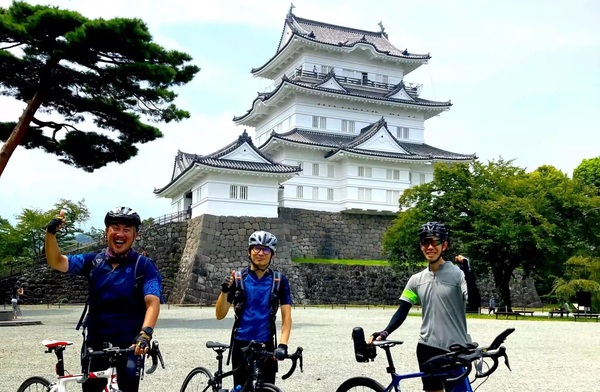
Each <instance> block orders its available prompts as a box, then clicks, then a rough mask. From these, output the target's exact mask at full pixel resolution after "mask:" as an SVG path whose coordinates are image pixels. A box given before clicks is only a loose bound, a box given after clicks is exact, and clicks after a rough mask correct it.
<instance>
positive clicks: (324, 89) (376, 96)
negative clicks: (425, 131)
mask: <svg viewBox="0 0 600 392" xmlns="http://www.w3.org/2000/svg"><path fill="white" fill-rule="evenodd" d="M332 78H336V77H335V73H334V71H331V72H330V73H329V74H328V75H327V77H326V78H325V80H318V81H317V82H306V81H301V80H292V79H290V78H288V77H287V76H285V75H284V76H283V77H282V80H281V83H279V85H278V86H277V87H276V88H275V89H274V90H273V91H271V92H266V93H258V96H257V97H256V98H255V99H254V101H253V102H252V108H250V109H249V110H248V111H247V112H246V114H243V115H241V116H234V117H233V121H235V122H237V123H242V121H244V124H248V125H254V122H253V121H252V117H253V113H257V114H264V113H258V112H260V110H257V109H258V108H259V107H261V106H263V107H267V106H269V105H270V104H271V102H278V97H284V96H285V94H286V91H290V90H291V91H302V92H305V93H307V94H318V95H326V96H330V97H333V98H346V99H348V100H362V101H364V100H365V99H366V100H369V101H371V102H374V103H380V104H387V105H392V106H399V107H406V108H412V109H418V110H424V111H425V112H426V114H425V118H426V119H427V118H430V117H433V116H435V115H437V114H439V113H440V112H442V111H444V110H447V109H449V108H450V107H451V106H452V103H451V102H450V101H431V100H428V99H423V98H419V97H418V96H417V94H416V93H415V92H414V91H413V90H412V89H407V88H406V86H405V85H404V82H402V81H401V82H400V83H398V84H397V85H396V86H395V87H394V89H392V90H391V91H387V90H381V91H368V90H362V89H358V88H353V87H352V86H350V85H344V86H342V85H341V84H339V83H335V85H334V84H333V83H328V82H330V81H331V79H332ZM338 80H339V79H337V78H336V79H335V81H336V82H337V81H338ZM246 121H248V122H246Z"/></svg>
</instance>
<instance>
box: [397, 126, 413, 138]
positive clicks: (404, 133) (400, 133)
mask: <svg viewBox="0 0 600 392" xmlns="http://www.w3.org/2000/svg"><path fill="white" fill-rule="evenodd" d="M396 138H397V139H409V138H410V130H409V129H408V128H406V127H396Z"/></svg>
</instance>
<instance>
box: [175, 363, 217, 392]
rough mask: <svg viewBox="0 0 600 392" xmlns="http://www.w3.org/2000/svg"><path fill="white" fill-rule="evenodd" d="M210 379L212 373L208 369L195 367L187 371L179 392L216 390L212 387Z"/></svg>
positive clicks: (211, 378)
mask: <svg viewBox="0 0 600 392" xmlns="http://www.w3.org/2000/svg"><path fill="white" fill-rule="evenodd" d="M212 380H213V375H212V373H211V372H210V370H208V369H206V368H203V367H197V368H195V369H193V370H192V371H191V372H189V374H188V375H187V377H186V378H185V380H184V381H183V385H182V386H181V390H180V391H179V392H207V391H211V392H212V391H214V392H216V390H215V388H213V387H212V384H211V383H212Z"/></svg>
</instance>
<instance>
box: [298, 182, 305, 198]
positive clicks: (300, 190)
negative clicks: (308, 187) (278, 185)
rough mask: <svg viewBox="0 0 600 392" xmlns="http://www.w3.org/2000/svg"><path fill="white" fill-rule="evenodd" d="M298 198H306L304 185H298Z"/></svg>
mask: <svg viewBox="0 0 600 392" xmlns="http://www.w3.org/2000/svg"><path fill="white" fill-rule="evenodd" d="M296 198H298V199H302V198H304V187H303V186H302V185H298V186H297V187H296Z"/></svg>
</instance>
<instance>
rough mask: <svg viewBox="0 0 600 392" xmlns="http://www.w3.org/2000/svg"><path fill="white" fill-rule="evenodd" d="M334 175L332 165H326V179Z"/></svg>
mask: <svg viewBox="0 0 600 392" xmlns="http://www.w3.org/2000/svg"><path fill="white" fill-rule="evenodd" d="M334 175H335V169H334V166H333V165H327V177H329V178H333V177H334Z"/></svg>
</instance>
